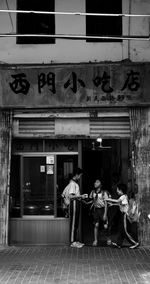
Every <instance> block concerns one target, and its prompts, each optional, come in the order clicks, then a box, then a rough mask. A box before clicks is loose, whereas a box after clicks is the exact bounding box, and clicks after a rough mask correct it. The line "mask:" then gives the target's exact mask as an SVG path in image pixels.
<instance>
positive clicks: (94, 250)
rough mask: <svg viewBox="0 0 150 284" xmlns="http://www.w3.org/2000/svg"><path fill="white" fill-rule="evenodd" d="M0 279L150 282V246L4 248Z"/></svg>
mask: <svg viewBox="0 0 150 284" xmlns="http://www.w3.org/2000/svg"><path fill="white" fill-rule="evenodd" d="M0 283H12V284H14V283H18V284H22V283H38V284H43V283H50V284H53V283H55V284H56V283H61V284H77V283H78V284H79V283H82V284H86V283H88V284H98V283H99V284H100V283H101V284H105V283H108V284H127V283H132V284H136V283H139V284H143V283H146V284H149V283H150V248H144V247H140V248H138V249H135V250H131V249H128V248H122V249H117V248H111V247H90V246H85V247H83V248H81V249H77V248H70V247H67V246H61V247H59V246H57V247H56V246H55V247H54V246H53V247H52V246H51V247H49V246H48V247H45V246H44V247H41V246H40V247H39V246H37V247H7V248H5V249H3V248H1V249H0Z"/></svg>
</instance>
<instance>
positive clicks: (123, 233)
mask: <svg viewBox="0 0 150 284" xmlns="http://www.w3.org/2000/svg"><path fill="white" fill-rule="evenodd" d="M126 192H127V187H126V185H125V184H118V185H117V193H118V195H119V196H120V197H119V198H118V199H117V200H116V199H111V198H107V199H106V200H107V201H108V202H113V203H117V204H118V205H119V208H120V211H121V214H120V217H119V226H118V236H117V241H116V242H112V245H113V246H116V247H118V248H121V246H122V244H123V241H124V239H125V238H126V239H127V240H128V241H129V242H130V243H131V244H132V246H130V248H136V247H138V246H139V243H138V242H137V241H136V240H134V239H133V237H132V236H131V235H130V234H129V232H128V230H127V214H128V209H129V203H128V197H127V195H126Z"/></svg>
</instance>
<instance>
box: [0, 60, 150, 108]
mask: <svg viewBox="0 0 150 284" xmlns="http://www.w3.org/2000/svg"><path fill="white" fill-rule="evenodd" d="M149 74H150V65H149V64H136V63H132V64H123V63H122V64H121V63H120V64H119V63H118V64H85V65H84V64H80V65H62V66H49V67H47V66H46V67H45V68H44V67H43V68H42V67H39V68H35V67H30V68H29V67H28V68H26V67H24V68H20V67H17V68H16V69H14V68H13V69H11V68H6V67H5V68H3V69H1V70H0V79H1V80H0V82H1V83H0V89H1V92H0V104H1V106H3V107H5V106H7V107H57V106H61V107H65V106H68V107H70V106H71V107H73V106H78V107H81V106H109V105H111V106H112V105H114V106H120V105H134V104H143V103H148V102H150V98H149V93H148V90H149V89H150V75H149Z"/></svg>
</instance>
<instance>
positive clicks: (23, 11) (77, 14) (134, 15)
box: [0, 9, 150, 17]
mask: <svg viewBox="0 0 150 284" xmlns="http://www.w3.org/2000/svg"><path fill="white" fill-rule="evenodd" d="M0 13H22V14H30V13H31V14H45V15H74V16H95V17H96V16H103V17H110V16H111V17H150V14H145V15H142V14H113V13H112V14H111V13H82V12H52V11H34V10H30V11H27V10H10V9H9V10H5V9H3V10H2V9H0Z"/></svg>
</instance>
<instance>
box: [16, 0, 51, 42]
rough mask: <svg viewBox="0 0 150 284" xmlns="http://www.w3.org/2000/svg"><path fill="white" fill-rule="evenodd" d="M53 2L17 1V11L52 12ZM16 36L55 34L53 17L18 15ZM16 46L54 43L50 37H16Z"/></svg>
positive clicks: (30, 14) (47, 15) (45, 15)
mask: <svg viewBox="0 0 150 284" xmlns="http://www.w3.org/2000/svg"><path fill="white" fill-rule="evenodd" d="M54 6H55V4H54V0H44V1H41V0H30V1H27V0H17V10H27V11H31V10H32V11H51V12H53V11H54ZM17 33H18V34H46V35H48V34H55V16H54V15H50V14H35V13H18V14H17ZM17 43H18V44H46V43H55V38H52V37H38V36H37V37H31V36H30V37H18V38H17Z"/></svg>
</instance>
